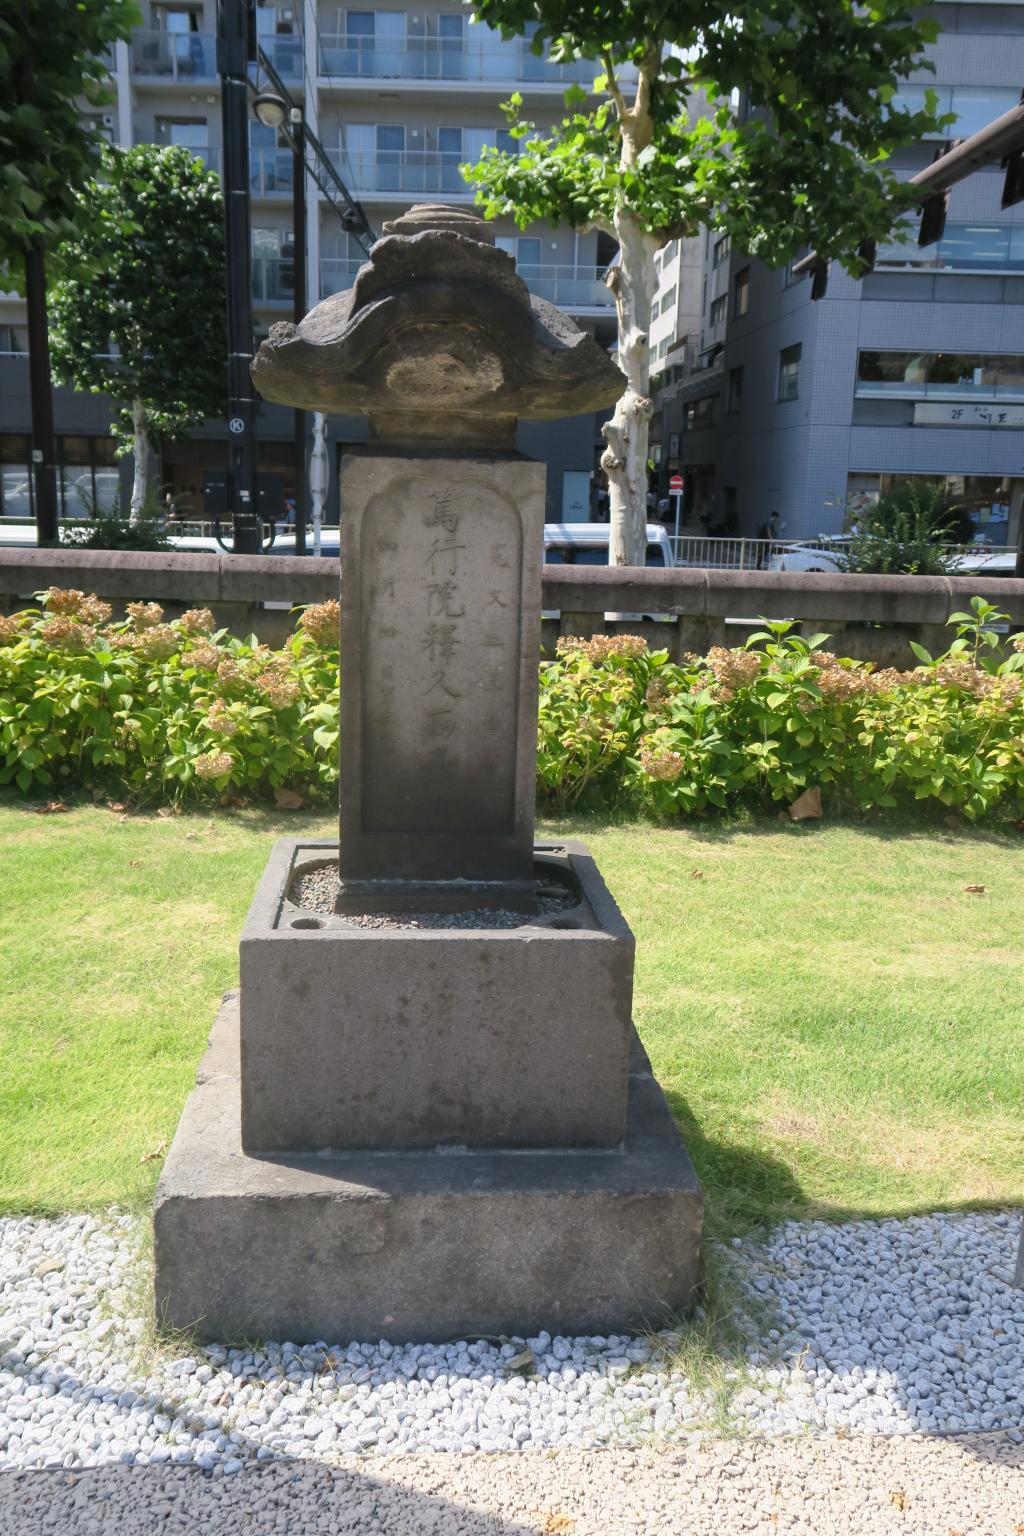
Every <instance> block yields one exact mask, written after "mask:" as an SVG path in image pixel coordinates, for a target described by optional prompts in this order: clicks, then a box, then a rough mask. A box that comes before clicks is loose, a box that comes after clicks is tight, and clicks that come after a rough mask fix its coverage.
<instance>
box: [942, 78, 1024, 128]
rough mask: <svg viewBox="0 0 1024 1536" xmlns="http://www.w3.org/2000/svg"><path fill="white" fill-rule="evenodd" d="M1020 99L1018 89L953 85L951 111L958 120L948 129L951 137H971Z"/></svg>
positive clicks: (1007, 110)
mask: <svg viewBox="0 0 1024 1536" xmlns="http://www.w3.org/2000/svg"><path fill="white" fill-rule="evenodd" d="M1019 100H1020V93H1019V92H1017V91H993V90H990V89H988V87H986V86H982V87H977V86H971V85H957V86H954V87H953V101H952V106H951V109H950V110H951V111H953V112H955V113H956V122H955V123H954V124H953V125H952V127H951V128H950V129H949V130H948V131H949V133H950V136H951V137H954V136H955V137H956V138H958V139H966V138H969V137H970V135H971V134H972V133H977V132H978V131H979V129H981V128H985V127H986V126H987V125H988V124H989V123H991V122H993V121H994V119H995V118H997V117H1002V115H1003V113H1004V112H1009V111H1010V109H1011V108H1012V107H1015V106H1016V105H1017V103H1018V102H1019Z"/></svg>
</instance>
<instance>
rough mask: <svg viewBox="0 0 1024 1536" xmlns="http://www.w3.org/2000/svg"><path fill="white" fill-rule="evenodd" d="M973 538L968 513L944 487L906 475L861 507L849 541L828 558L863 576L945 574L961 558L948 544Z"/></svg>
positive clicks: (959, 542) (839, 566)
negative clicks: (950, 496) (863, 509)
mask: <svg viewBox="0 0 1024 1536" xmlns="http://www.w3.org/2000/svg"><path fill="white" fill-rule="evenodd" d="M970 537H971V519H970V514H969V513H967V512H966V511H965V509H964V508H962V507H960V506H958V505H957V504H956V503H955V502H952V501H950V500H949V498H948V496H947V495H946V491H945V488H944V487H943V486H941V485H930V484H928V483H927V482H921V481H915V480H905V481H903V482H902V483H901V484H899V485H896V486H894V487H893V489H892V490H891V491H889V492H887V493H886V494H885V495H884V496H879V498H878V500H877V501H876V502H875V504H874V505H873V506H872V507H869V508H867V509H866V511H864V512H858V514H857V516H856V520H855V522H854V523H853V531H852V532H851V534H850V537H849V540H848V542H847V543H846V544H845V545H844V546H842V548H837V549H836V550H834V551H833V552H832V553H831V555H830V560H831V562H832V564H834V565H835V566H836V567H837V568H838V569H839V570H841V571H856V572H859V573H860V574H862V575H868V574H875V575H881V576H900V575H909V576H944V575H947V574H948V573H949V572H951V571H955V570H956V568H957V562H958V559H959V558H960V557H959V556H958V554H957V551H956V550H955V549H952V548H950V546H951V545H956V544H966V543H967V542H968V541H969V540H970Z"/></svg>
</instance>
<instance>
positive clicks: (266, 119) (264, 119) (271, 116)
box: [252, 91, 288, 128]
mask: <svg viewBox="0 0 1024 1536" xmlns="http://www.w3.org/2000/svg"><path fill="white" fill-rule="evenodd" d="M252 109H253V111H254V112H255V114H256V116H257V118H258V119H259V121H260V122H261V123H262V124H263V126H264V128H283V127H284V125H285V123H286V122H287V121H288V103H287V102H286V101H285V99H284V97H283V96H279V95H278V94H277V92H276V91H257V93H256V95H255V96H254V97H253V103H252Z"/></svg>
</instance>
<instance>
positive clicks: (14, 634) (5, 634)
mask: <svg viewBox="0 0 1024 1536" xmlns="http://www.w3.org/2000/svg"><path fill="white" fill-rule="evenodd" d="M20 628H21V625H20V624H19V623H18V615H17V614H16V613H12V614H11V615H10V616H9V617H8V615H7V614H4V613H0V645H13V643H14V641H15V640H17V638H18V633H19V630H20Z"/></svg>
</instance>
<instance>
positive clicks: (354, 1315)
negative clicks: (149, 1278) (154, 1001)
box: [154, 994, 703, 1343]
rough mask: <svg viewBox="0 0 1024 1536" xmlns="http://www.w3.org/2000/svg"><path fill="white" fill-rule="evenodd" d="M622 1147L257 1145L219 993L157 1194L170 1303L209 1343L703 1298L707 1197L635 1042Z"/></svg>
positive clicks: (547, 1316)
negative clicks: (269, 1150)
mask: <svg viewBox="0 0 1024 1536" xmlns="http://www.w3.org/2000/svg"><path fill="white" fill-rule="evenodd" d="M633 1065H634V1070H633V1071H632V1072H631V1075H630V1088H629V1118H628V1131H627V1137H626V1142H625V1146H624V1148H623V1149H622V1150H619V1151H568V1150H551V1151H531V1152H511V1151H496V1152H453V1151H431V1152H425V1151H420V1152H391V1153H388V1152H348V1153H330V1154H322V1155H312V1156H311V1155H300V1154H277V1155H275V1156H267V1155H263V1156H259V1157H256V1156H252V1155H247V1154H246V1153H244V1152H243V1151H242V1147H241V1142H240V1135H239V1067H238V1001H237V995H234V994H229V995H228V997H227V998H226V999H225V1002H224V1005H223V1006H222V1008H221V1010H220V1012H219V1014H218V1016H217V1020H216V1022H215V1024H214V1028H213V1032H212V1034H211V1037H210V1048H209V1050H208V1051H207V1054H206V1055H205V1057H204V1058H203V1061H202V1064H201V1066H200V1070H199V1076H198V1082H197V1086H196V1089H195V1091H194V1092H193V1093H192V1094H191V1096H190V1097H189V1099H188V1102H187V1103H186V1105H185V1109H184V1112H183V1114H182V1118H181V1122H180V1124H179V1126H178V1131H177V1134H176V1136H175V1138H174V1143H173V1145H172V1147H171V1150H170V1152H169V1154H168V1157H167V1162H166V1164H165V1166H164V1171H163V1174H162V1176H161V1179H160V1184H159V1186H158V1189H157V1193H156V1206H155V1214H154V1227H155V1248H156V1304H157V1317H158V1320H159V1321H160V1323H161V1325H162V1326H168V1327H174V1328H191V1327H195V1328H196V1330H197V1332H198V1335H199V1336H200V1337H201V1338H203V1339H208V1340H212V1339H219V1340H223V1339H228V1338H239V1337H244V1338H271V1339H290V1340H292V1341H293V1342H296V1343H298V1342H316V1341H324V1342H332V1343H337V1342H343V1341H349V1340H352V1339H363V1340H365V1339H380V1338H385V1339H392V1340H396V1341H409V1342H425V1341H431V1340H433V1341H440V1340H444V1339H453V1338H467V1337H470V1338H471V1337H474V1336H479V1335H482V1334H489V1335H495V1334H503V1333H505V1334H513V1333H514V1334H520V1335H528V1334H531V1333H535V1332H538V1331H539V1330H540V1329H541V1328H546V1329H548V1331H549V1332H551V1333H565V1334H575V1333H608V1332H613V1331H614V1332H618V1331H621V1330H623V1329H632V1328H646V1327H650V1326H657V1325H658V1324H659V1323H661V1322H662V1321H663V1320H664V1319H665V1318H666V1316H668V1315H672V1314H676V1313H682V1312H686V1311H687V1310H689V1308H690V1306H691V1305H692V1302H693V1299H694V1292H695V1288H696V1286H697V1283H698V1278H699V1270H700V1235H701V1221H702V1214H703V1193H702V1191H701V1187H700V1184H699V1183H698V1180H697V1177H696V1174H695V1173H694V1170H693V1167H692V1164H691V1163H690V1159H689V1157H688V1156H687V1153H686V1149H685V1147H684V1146H683V1144H682V1141H681V1140H680V1138H679V1134H678V1132H677V1130H676V1127H675V1124H674V1122H673V1120H672V1117H671V1114H670V1112H669V1109H668V1105H667V1104H666V1102H665V1098H664V1095H663V1094H662V1092H661V1089H660V1088H659V1087H658V1085H657V1083H656V1082H655V1081H654V1079H653V1077H652V1076H651V1075H650V1070H649V1067H648V1064H647V1061H646V1058H645V1057H644V1055H643V1052H642V1050H640V1048H639V1045H637V1050H636V1053H635V1058H634V1064H633Z"/></svg>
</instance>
